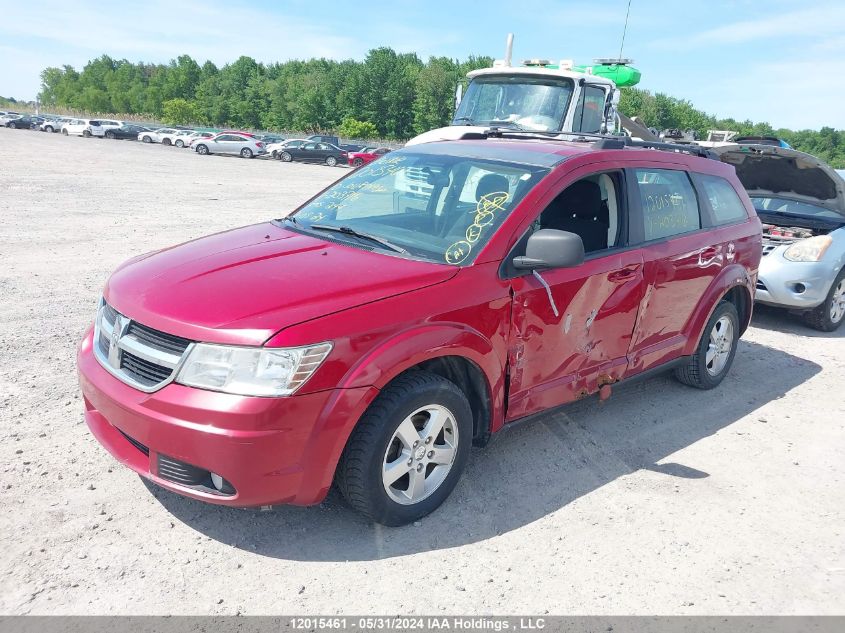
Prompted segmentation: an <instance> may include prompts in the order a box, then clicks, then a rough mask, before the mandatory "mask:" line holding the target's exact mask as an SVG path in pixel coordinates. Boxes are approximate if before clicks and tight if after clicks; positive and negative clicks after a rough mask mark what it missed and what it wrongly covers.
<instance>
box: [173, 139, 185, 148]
mask: <svg viewBox="0 0 845 633" xmlns="http://www.w3.org/2000/svg"><path fill="white" fill-rule="evenodd" d="M174 145H175V146H176V147H185V142H184V141H183V140H182V139H181V138H179V139H176V142H175V143H174Z"/></svg>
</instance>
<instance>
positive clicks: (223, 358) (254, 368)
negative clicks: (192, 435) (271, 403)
mask: <svg viewBox="0 0 845 633" xmlns="http://www.w3.org/2000/svg"><path fill="white" fill-rule="evenodd" d="M331 349H332V344H331V343H320V344H318V345H312V346H309V347H292V348H270V347H233V346H229V345H208V344H206V343H198V344H196V345H194V347H193V349H192V350H191V351H190V353H189V354H188V358H187V359H185V364H184V365H182V368H181V369H180V370H179V374H178V376H176V382H178V383H181V384H183V385H187V386H189V387H199V388H201V389H211V390H212V391H223V392H226V393H234V394H239V395H243V396H289V395H290V394H292V393H293V392H294V391H296V390H297V389H298V388H299V387H300V386H301V385H302V384H303V383H304V382H305V381H306V380H308V379H309V378H310V377H311V375H312V374H313V373H314V372H315V371H316V370H317V368H318V367H319V366H320V364H321V363H322V362H323V361H324V360H325V359H326V356H328V354H329V352H330V351H331Z"/></svg>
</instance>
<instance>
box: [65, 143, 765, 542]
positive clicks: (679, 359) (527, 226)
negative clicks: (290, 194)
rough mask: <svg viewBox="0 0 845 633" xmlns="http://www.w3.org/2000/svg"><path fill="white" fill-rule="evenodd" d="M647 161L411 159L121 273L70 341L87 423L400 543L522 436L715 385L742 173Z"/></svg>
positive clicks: (477, 153)
mask: <svg viewBox="0 0 845 633" xmlns="http://www.w3.org/2000/svg"><path fill="white" fill-rule="evenodd" d="M630 145H631V144H630V143H628V144H627V145H626V144H625V143H622V142H620V141H616V140H600V141H598V142H595V143H587V142H563V141H559V140H528V139H506V138H488V139H483V138H477V139H472V140H460V141H450V142H443V143H431V144H425V145H417V146H414V147H412V148H407V149H404V150H400V151H397V152H393V153H391V154H389V155H387V156H384V157H382V158H381V159H380V160H378V161H376V162H374V163H372V164H370V165H367V166H365V167H362V168H361V169H359V170H356V171H354V172H350V174H349V175H348V176H346V177H345V178H343V179H342V180H340V181H338V182H337V183H335V184H334V185H332V186H331V187H329V188H328V189H326V190H325V191H323V192H322V193H320V194H318V195H317V196H315V197H314V198H312V199H311V200H310V201H308V202H307V203H305V204H304V205H303V206H302V207H300V208H299V209H298V210H297V211H295V212H294V213H293V214H292V215H291V216H290V217H288V218H284V219H281V220H276V221H273V222H266V223H263V224H257V225H254V226H248V227H244V228H240V229H235V230H231V231H227V232H224V233H219V234H217V235H212V236H209V237H205V238H202V239H198V240H195V241H192V242H188V243H186V244H182V245H180V246H176V247H173V248H167V249H164V250H161V251H157V252H154V253H150V254H147V255H143V256H141V257H136V258H134V259H131V260H129V261H128V262H126V263H125V264H123V265H122V266H121V267H120V268H118V269H117V270H116V271H115V272H114V273H113V274H112V276H111V278H110V279H109V280H108V283H107V284H106V286H105V288H104V290H103V298H102V301H101V303H100V307H99V310H98V313H97V316H96V319H95V321H94V324H93V326H92V327H91V328H90V329H89V330H88V332H87V333H86V334H85V338H84V340H83V341H82V344H81V346H80V349H79V355H78V364H79V376H80V382H81V385H82V392H83V394H84V396H85V398H84V400H85V419H86V421H87V423H88V426H89V427H90V429H91V431H92V433H93V434H94V435H95V437H96V438H97V439H98V440H99V441H100V442H101V443H102V444H103V445H104V446H105V447H106V448H107V449H108V450H109V451H110V452H111V453H112V454H113V455H114V456H115V457H116V458H117V459H118V460H120V461H121V462H123V463H124V464H126V465H127V466H129V467H130V468H132V469H133V470H135V471H137V472H138V473H140V474H141V475H143V476H144V477H147V478H149V479H151V480H152V481H154V482H156V483H157V484H159V485H161V486H163V487H165V488H167V489H169V490H172V491H174V492H178V493H180V494H183V495H186V496H189V497H194V498H196V499H201V500H204V501H208V502H211V503H218V504H224V505H231V506H267V505H273V504H281V503H291V504H298V505H306V504H314V503H318V502H319V501H321V500H322V499H323V498H324V496H325V495H326V493H327V491H328V490H329V488H330V486H331V485H332V484H333V483H336V484H337V485H338V486H339V488H340V490H341V491H342V492H343V494H344V495H345V497H346V499H347V500H348V501H349V503H350V504H351V505H352V506H353V507H355V508H356V509H358V510H360V511H361V512H363V513H364V514H365V515H367V516H368V517H370V518H371V519H372V520H374V521H378V522H380V523H384V524H387V525H400V524H404V523H407V522H409V521H413V520H415V519H418V518H420V517H422V516H424V515H425V514H427V513H429V512H431V511H432V510H434V509H435V508H437V507H438V506H439V505H440V504H441V503H442V502H443V501H444V500H445V499H446V497H447V496H448V495H449V493H450V492H451V491H452V489H453V488H454V486H455V484H456V482H457V480H458V478H459V477H460V475H461V472H462V471H463V470H464V467H465V466H466V463H467V459H468V458H469V454H470V446H471V445H483V444H485V443H486V442H487V440H488V439H489V438H490V436H491V435H492V434H493V433H496V432H497V431H499V430H500V429H502V428H503V427H504V426H506V425H507V424H510V423H512V422H514V421H516V420H520V419H524V418H526V417H527V416H532V415H534V414H538V413H541V412H543V411H547V410H549V409H551V408H553V407H557V406H559V405H563V404H566V403H568V402H571V401H573V400H577V399H579V398H583V397H585V396H587V395H589V394H596V393H598V394H599V395H600V396H601V397H607V396H609V395H610V389H611V385H614V384H616V383H618V382H620V381H624V380H627V379H630V378H634V377H641V376H644V375H647V374H649V373H651V372H656V371H662V370H669V369H672V370H674V372H675V375H676V376H677V377H678V379H679V380H681V381H682V382H684V383H686V384H689V385H692V386H694V387H699V388H703V389H709V388H712V387H715V386H716V385H718V384H719V383H720V382H721V381H722V379H723V378H724V377H725V375H726V374H727V372H728V370H729V368H730V366H731V362H732V360H733V357H734V354H735V352H736V347H737V340H738V338H739V336H740V334H741V333H742V332H743V331H744V330H745V328H746V327H747V325H748V322H749V320H750V318H751V310H752V304H753V292H754V286H755V281H756V275H757V266H758V264H759V262H760V256H761V230H760V222H759V220H758V219H757V216H756V214H755V213H754V209H753V207H752V206H751V202H750V201H749V199H748V196H747V195H746V194H745V192H744V190H743V188H742V186H741V185H740V183H739V182H738V181H737V178H736V176H735V174H734V169H733V168H732V167H730V166H729V165H726V164H724V163H721V162H719V161H718V160H711V159H708V158H704V157H699V156H695V155H692V154H694V153H695V151H696V150H692V149H689V148H687V149H686V150H685V151H686V153H685V151H682V150H680V149H678V150H676V151H662V150H661V149H653V148H652V149H649V148H644V147H631V146H630ZM664 149H665V148H664ZM408 183H416V186H414V187H413V188H410V187H409V186H408Z"/></svg>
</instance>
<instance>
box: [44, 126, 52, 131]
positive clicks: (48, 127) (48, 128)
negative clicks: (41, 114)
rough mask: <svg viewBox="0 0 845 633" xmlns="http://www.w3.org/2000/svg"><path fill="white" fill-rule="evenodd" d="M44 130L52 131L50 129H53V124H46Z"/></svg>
mask: <svg viewBox="0 0 845 633" xmlns="http://www.w3.org/2000/svg"><path fill="white" fill-rule="evenodd" d="M44 131H45V132H52V131H53V126H51V125H48V126H47V127H45V128H44Z"/></svg>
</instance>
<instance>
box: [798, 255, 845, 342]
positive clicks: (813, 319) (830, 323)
mask: <svg viewBox="0 0 845 633" xmlns="http://www.w3.org/2000/svg"><path fill="white" fill-rule="evenodd" d="M840 284H845V268H843V269H842V270H840V271H839V274H838V275H836V279H834V280H833V283H832V284H831V286H830V291H829V292H828V293H827V297H825V300H824V301H823V302H822V304H821V305H820V306H818V307H817V308H815V309H813V310H809V311H807V312H805V313H804V314H802V315H801V316H802V318H803V319H804V323H806V324H807V325H809V326H810V327H811V328H813V329H815V330H819V331H820V332H833V331H835V330H838V329H839V326H840V325H842V322H843V321H845V315H842V314H841V313H840V314H839V315H838V318H837V319H834V318H833V315H832V310H833V302H834V301H837V302H838V301H839V299H838V298H837V296H836V295H837V292H838V291H841V289H840V288H839V285H840Z"/></svg>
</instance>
